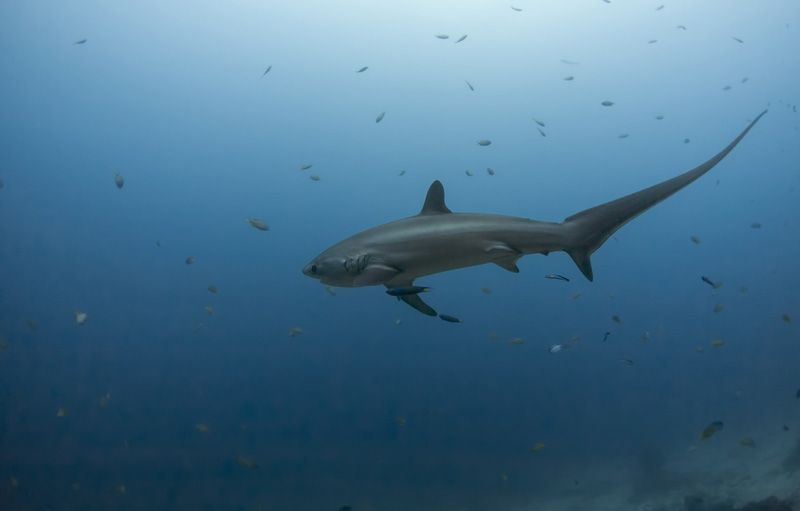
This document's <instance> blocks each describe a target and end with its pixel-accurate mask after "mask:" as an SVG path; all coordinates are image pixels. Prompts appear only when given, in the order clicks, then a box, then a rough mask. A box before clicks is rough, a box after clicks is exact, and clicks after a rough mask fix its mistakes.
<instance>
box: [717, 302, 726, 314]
mask: <svg viewBox="0 0 800 511" xmlns="http://www.w3.org/2000/svg"><path fill="white" fill-rule="evenodd" d="M724 310H725V305H723V304H721V303H718V304H716V305H714V314H719V313H720V312H722V311H724Z"/></svg>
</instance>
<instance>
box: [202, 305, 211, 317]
mask: <svg viewBox="0 0 800 511" xmlns="http://www.w3.org/2000/svg"><path fill="white" fill-rule="evenodd" d="M203 309H205V311H206V314H208V315H209V316H213V315H214V307H212V306H211V305H206V306H205V307H203Z"/></svg>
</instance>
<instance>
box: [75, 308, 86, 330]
mask: <svg viewBox="0 0 800 511" xmlns="http://www.w3.org/2000/svg"><path fill="white" fill-rule="evenodd" d="M88 319H89V315H88V314H87V313H85V312H83V311H79V310H76V311H75V323H77V324H78V325H79V326H80V325H83V324H85V323H86V321H87V320H88Z"/></svg>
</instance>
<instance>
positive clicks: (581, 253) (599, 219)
mask: <svg viewBox="0 0 800 511" xmlns="http://www.w3.org/2000/svg"><path fill="white" fill-rule="evenodd" d="M765 113H767V111H766V110H764V111H763V112H761V113H760V114H758V117H756V118H755V119H754V120H753V121H752V122H751V123H750V124H749V125H748V126H747V127H746V128H745V129H744V131H742V132H741V133H740V134H739V136H738V137H736V138H735V139H733V142H731V143H730V144H728V146H727V147H726V148H725V149H723V150H722V151H720V152H719V153H718V154H717V155H716V156H714V157H713V158H711V159H710V160H708V161H707V162H705V163H703V164H701V165H699V166H698V167H695V168H693V169H692V170H690V171H688V172H685V173H683V174H681V175H679V176H676V177H673V178H672V179H667V180H666V181H663V182H661V183H659V184H657V185H654V186H651V187H649V188H645V189H644V190H640V191H638V192H635V193H632V194H630V195H626V196H625V197H621V198H619V199H616V200H613V201H611V202H606V203H605V204H601V205H599V206H595V207H593V208H590V209H587V210H584V211H581V212H580V213H576V214H574V215H572V216H571V217H569V218H567V219H566V220H564V223H563V225H564V226H565V227H567V228H568V232H569V233H570V234H569V238H570V240H571V242H570V245H569V246H568V247H567V248H565V249H564V251H565V252H566V253H568V254H569V255H570V257H572V260H573V261H575V264H577V265H578V268H580V270H581V272H582V273H583V274H584V275H585V276H586V278H587V279H589V280H592V279H593V277H594V276H593V274H592V263H591V260H590V259H589V257H590V256H591V255H592V253H593V252H594V251H595V250H597V249H598V248H600V245H602V244H603V243H604V242H605V241H606V240H607V239H608V238H609V236H611V235H612V234H614V233H615V232H616V231H617V229H619V228H620V227H622V226H623V225H625V224H626V223H628V222H629V221H631V220H632V219H634V218H636V217H637V216H638V215H640V214H641V213H644V212H645V211H647V210H648V209H650V208H651V207H653V206H655V205H656V204H658V203H659V202H661V201H663V200H664V199H666V198H667V197H669V196H670V195H672V194H673V193H675V192H677V191H678V190H680V189H681V188H683V187H685V186H687V185H688V184H689V183H691V182H692V181H694V180H696V179H697V178H699V177H700V176H702V175H703V174H705V173H706V172H708V171H709V170H711V169H712V168H713V167H714V165H716V164H717V163H719V162H720V161H722V159H723V158H725V156H727V155H728V153H730V152H731V150H733V148H734V147H736V144H738V143H739V142H740V141H741V140H742V139H743V138H744V136H745V135H747V132H748V131H750V129H751V128H752V127H753V126H755V124H756V123H757V122H758V120H759V119H761V117H762V116H763V115H764V114H765Z"/></svg>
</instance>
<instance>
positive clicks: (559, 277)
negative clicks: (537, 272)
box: [544, 273, 569, 282]
mask: <svg viewBox="0 0 800 511" xmlns="http://www.w3.org/2000/svg"><path fill="white" fill-rule="evenodd" d="M544 278H546V279H550V280H563V281H564V282H569V279H568V278H567V277H565V276H563V275H559V274H558V273H548V274H547V275H545V276H544Z"/></svg>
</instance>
